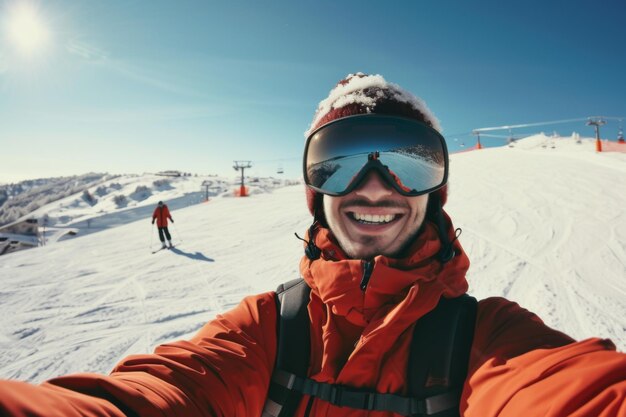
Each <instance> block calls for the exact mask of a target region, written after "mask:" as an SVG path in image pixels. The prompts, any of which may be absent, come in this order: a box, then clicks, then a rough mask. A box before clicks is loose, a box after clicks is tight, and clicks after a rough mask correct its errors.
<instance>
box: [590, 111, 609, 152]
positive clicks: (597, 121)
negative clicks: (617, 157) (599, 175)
mask: <svg viewBox="0 0 626 417" xmlns="http://www.w3.org/2000/svg"><path fill="white" fill-rule="evenodd" d="M604 124H606V120H604V119H603V118H602V117H594V118H592V117H590V118H589V120H587V126H593V127H594V128H595V130H596V152H602V142H600V126H602V125H604Z"/></svg>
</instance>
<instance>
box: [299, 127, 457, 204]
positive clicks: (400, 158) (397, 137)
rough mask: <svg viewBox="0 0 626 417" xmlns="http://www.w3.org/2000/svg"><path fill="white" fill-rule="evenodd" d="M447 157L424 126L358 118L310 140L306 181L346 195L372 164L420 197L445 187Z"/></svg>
mask: <svg viewBox="0 0 626 417" xmlns="http://www.w3.org/2000/svg"><path fill="white" fill-rule="evenodd" d="M447 159H448V153H447V149H446V145H445V141H444V139H443V137H442V136H441V135H440V134H439V133H438V132H437V131H436V130H434V129H432V128H430V127H428V126H426V125H424V124H421V123H419V122H417V121H414V120H411V119H404V118H397V117H390V116H379V115H361V116H352V117H347V118H344V119H339V120H337V121H336V122H333V123H330V124H328V125H326V126H324V127H322V128H321V129H319V130H317V131H316V132H314V133H313V135H312V136H311V137H309V140H308V142H307V147H306V150H305V180H306V183H307V184H308V185H310V186H312V187H314V188H317V189H318V190H319V191H321V192H323V193H327V194H335V195H336V194H342V193H346V192H349V191H350V189H351V187H354V186H355V185H356V184H355V181H356V180H357V179H360V176H359V174H360V173H361V171H362V170H363V169H364V168H366V166H367V167H368V168H369V167H374V166H377V167H378V168H379V170H380V169H384V171H386V172H387V173H388V174H389V175H388V176H387V177H388V178H391V179H393V180H394V181H395V185H396V189H398V190H399V191H400V192H401V193H403V194H407V195H419V194H424V193H426V192H430V191H433V190H435V189H437V188H439V187H441V186H443V185H444V184H445V182H446V180H447V168H448V161H447Z"/></svg>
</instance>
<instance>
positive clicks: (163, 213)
mask: <svg viewBox="0 0 626 417" xmlns="http://www.w3.org/2000/svg"><path fill="white" fill-rule="evenodd" d="M168 218H169V219H170V220H172V216H171V215H170V209H168V208H167V204H163V207H159V206H157V208H155V209H154V212H153V213H152V221H153V222H154V219H156V224H157V227H167V219H168ZM172 221H174V220H172Z"/></svg>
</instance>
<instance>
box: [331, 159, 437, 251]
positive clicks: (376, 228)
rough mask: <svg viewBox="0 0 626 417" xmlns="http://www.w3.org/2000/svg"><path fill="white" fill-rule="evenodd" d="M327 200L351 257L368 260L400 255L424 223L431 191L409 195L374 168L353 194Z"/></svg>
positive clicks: (336, 229)
mask: <svg viewBox="0 0 626 417" xmlns="http://www.w3.org/2000/svg"><path fill="white" fill-rule="evenodd" d="M323 201H324V213H325V215H326V221H327V222H328V226H329V227H330V230H331V231H332V232H333V235H334V236H335V238H336V239H337V241H338V242H339V245H341V247H342V248H343V250H344V251H345V252H346V254H347V255H348V256H349V257H350V258H353V259H368V258H373V257H374V256H377V255H385V256H389V257H398V255H399V254H400V252H401V251H402V249H404V248H405V246H406V245H407V244H408V243H409V242H410V241H412V240H413V238H414V237H415V236H416V235H417V233H418V231H419V229H420V227H421V225H422V223H423V222H424V218H425V217H426V207H427V205H428V194H425V195H421V196H417V197H405V196H403V195H401V194H400V193H398V192H397V191H396V190H394V189H393V188H392V187H391V186H389V185H388V184H386V183H385V182H384V180H383V179H382V178H381V177H380V176H379V175H378V174H377V173H376V172H375V171H371V172H370V173H369V174H368V175H367V176H366V177H365V178H364V179H363V181H361V184H360V185H359V186H358V188H356V189H355V190H354V191H352V192H351V193H349V194H347V195H345V196H342V197H331V196H328V195H325V196H324V197H323Z"/></svg>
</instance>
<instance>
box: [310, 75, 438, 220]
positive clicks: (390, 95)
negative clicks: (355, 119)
mask: <svg viewBox="0 0 626 417" xmlns="http://www.w3.org/2000/svg"><path fill="white" fill-rule="evenodd" d="M367 113H375V114H384V115H391V116H400V117H408V118H411V119H415V120H418V121H420V122H422V123H424V124H426V125H428V126H430V127H432V128H434V129H435V130H437V131H441V127H440V125H439V120H437V118H436V117H435V115H434V114H433V113H432V112H431V111H430V109H429V108H428V107H427V106H426V103H424V101H423V100H422V99H420V98H418V97H416V96H414V95H413V94H411V93H409V92H408V91H406V90H403V89H402V88H401V87H400V86H399V85H397V84H393V83H389V82H387V81H385V79H384V78H383V77H382V76H381V75H366V74H363V73H356V74H349V75H348V76H347V77H346V78H345V79H343V80H341V81H339V83H338V84H337V85H336V86H335V88H333V89H332V90H331V91H330V94H329V95H328V97H327V98H326V99H324V100H322V101H321V102H320V104H319V106H318V107H317V111H316V112H315V117H314V118H313V122H312V123H311V127H310V128H309V129H308V130H307V131H306V132H305V137H306V138H308V137H309V135H310V134H311V133H312V132H313V131H315V130H316V129H317V128H319V127H321V126H323V125H325V124H327V123H329V122H332V121H333V120H336V119H340V118H342V117H347V116H354V115H358V114H367ZM447 190H448V186H447V185H445V186H443V187H442V188H440V189H439V190H437V191H435V192H434V193H432V194H433V195H435V196H437V197H438V198H439V200H440V201H441V205H442V206H443V205H444V204H445V202H446V199H447V196H448V191H447ZM306 199H307V206H308V207H309V211H310V212H311V214H314V215H316V216H319V218H320V219H323V208H322V195H321V194H319V193H317V192H316V191H314V190H313V189H311V188H310V187H306ZM431 200H432V199H431Z"/></svg>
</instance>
